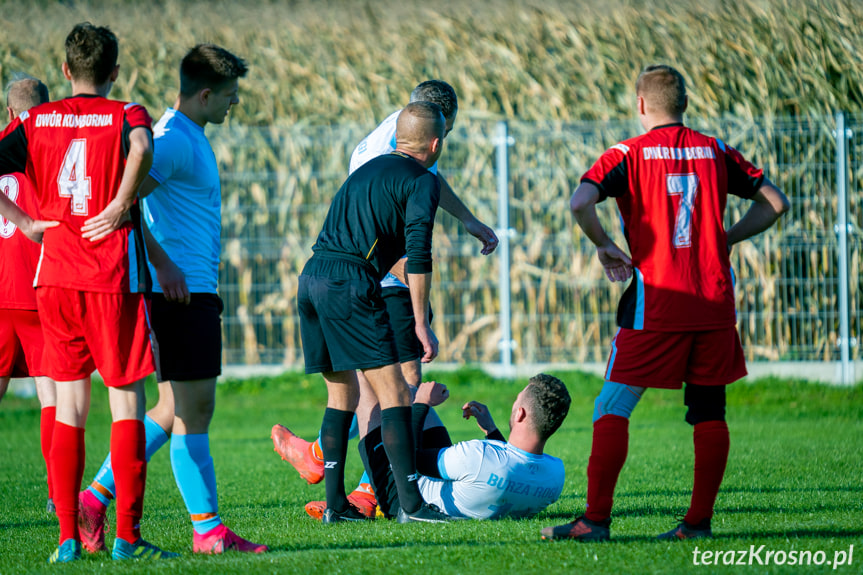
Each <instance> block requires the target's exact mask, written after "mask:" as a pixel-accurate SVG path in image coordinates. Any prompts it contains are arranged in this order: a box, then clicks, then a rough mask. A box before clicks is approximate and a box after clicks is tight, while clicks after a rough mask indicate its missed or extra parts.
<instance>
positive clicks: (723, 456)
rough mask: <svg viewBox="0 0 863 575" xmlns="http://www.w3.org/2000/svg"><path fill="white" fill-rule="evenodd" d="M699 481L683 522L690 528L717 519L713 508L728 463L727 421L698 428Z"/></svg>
mask: <svg viewBox="0 0 863 575" xmlns="http://www.w3.org/2000/svg"><path fill="white" fill-rule="evenodd" d="M692 441H693V443H694V444H695V481H694V484H693V486H692V502H691V503H690V504H689V511H688V512H687V513H686V516H685V517H684V518H683V520H684V521H686V522H687V523H689V524H690V525H696V524H698V523H700V522H701V521H703V520H704V519H710V518H711V517H713V504H714V503H716V494H717V493H719V486H720V484H721V483H722V477H723V476H724V475H725V464H726V463H727V462H728V444H729V440H728V425H727V424H726V423H725V422H724V421H705V422H704V423H698V424H696V425H695V430H694V431H693V433H692Z"/></svg>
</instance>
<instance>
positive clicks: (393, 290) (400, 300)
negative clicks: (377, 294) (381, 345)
mask: <svg viewBox="0 0 863 575" xmlns="http://www.w3.org/2000/svg"><path fill="white" fill-rule="evenodd" d="M381 293H382V294H383V298H384V303H386V306H387V313H389V314H390V323H391V324H392V326H393V332H394V333H395V337H396V349H398V353H399V362H401V363H405V362H408V361H414V360H417V359H420V358H421V357H422V356H423V344H422V343H420V340H419V338H417V332H416V318H415V317H414V308H413V304H412V303H411V290H409V289H406V288H402V287H385V288H383V289H382V290H381ZM432 317H433V314H432V312H431V309H429V321H431V318H432Z"/></svg>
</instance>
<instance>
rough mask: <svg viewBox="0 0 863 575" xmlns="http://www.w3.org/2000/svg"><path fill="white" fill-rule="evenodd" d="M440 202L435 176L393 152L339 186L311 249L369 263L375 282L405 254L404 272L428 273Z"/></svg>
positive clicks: (419, 165)
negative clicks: (433, 229) (375, 276)
mask: <svg viewBox="0 0 863 575" xmlns="http://www.w3.org/2000/svg"><path fill="white" fill-rule="evenodd" d="M439 200H440V183H439V182H438V178H437V176H436V175H435V174H433V173H431V172H429V171H428V170H427V169H426V168H424V167H423V166H422V165H421V164H420V163H419V162H417V161H416V160H414V159H413V158H410V157H407V156H404V155H402V154H400V153H397V152H393V153H392V154H386V155H383V156H378V157H377V158H374V159H372V160H369V161H368V162H367V163H365V164H363V165H362V166H361V167H360V168H359V169H357V170H356V171H355V172H354V173H353V174H351V175H350V176H349V177H348V179H347V180H345V183H344V184H342V187H341V188H340V189H339V191H338V193H337V194H336V197H335V198H333V203H332V204H331V205H330V210H329V212H328V213H327V219H326V220H325V221H324V227H323V229H322V230H321V233H320V235H318V240H317V241H316V242H315V245H314V246H312V250H313V251H314V252H315V253H316V254H321V255H328V256H336V257H338V255H339V254H345V255H349V256H353V257H360V258H362V259H364V260H368V261H369V262H370V263H371V264H372V266H373V267H374V268H375V270H377V279H379V280H380V279H382V278H383V277H384V276H385V275H386V274H387V272H388V271H389V270H390V268H391V267H392V266H393V265H394V264H395V263H396V262H397V261H398V260H399V258H401V257H402V256H403V255H405V254H407V256H408V262H407V273H413V274H422V273H428V272H430V271H431V269H432V254H431V245H432V227H433V226H434V217H435V211H436V210H437V206H438V201H439Z"/></svg>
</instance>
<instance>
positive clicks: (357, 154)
mask: <svg viewBox="0 0 863 575" xmlns="http://www.w3.org/2000/svg"><path fill="white" fill-rule="evenodd" d="M399 114H401V110H398V111H396V112H393V113H392V114H390V115H389V116H387V118H386V119H385V120H384V121H383V122H381V123H380V125H378V127H377V128H375V129H374V130H373V131H372V133H371V134H369V135H368V136H366V137H365V138H364V139H363V141H362V142H360V143H359V145H357V147H356V148H354V151H353V153H352V154H351V163H350V168H349V170H348V174H349V175H350V174H353V173H354V171H356V169H357V168H359V167H360V166H362V165H363V164H365V163H366V162H368V161H369V160H371V159H372V158H377V157H378V156H383V155H384V154H389V153H391V152H392V151H393V150H395V149H396V124H397V123H398V119H399ZM429 171H430V172H431V173H433V174H437V162H435V164H434V165H433V166H432V167H430V168H429ZM381 287H384V288H387V287H400V288H404V289H407V287H408V286H406V285H405V284H404V283H403V282H402V281H401V280H399V279H398V278H397V277H396V276H394V275H393V274H391V273H387V275H385V276H384V279H382V280H381Z"/></svg>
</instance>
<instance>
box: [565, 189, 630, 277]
mask: <svg viewBox="0 0 863 575" xmlns="http://www.w3.org/2000/svg"><path fill="white" fill-rule="evenodd" d="M598 199H599V188H597V187H596V186H595V185H594V184H592V183H590V182H582V183H581V184H579V186H578V187H577V188H576V189H575V192H573V194H572V197H571V198H570V199H569V209H570V210H571V211H572V215H573V216H574V217H575V221H576V223H578V226H579V227H580V228H581V229H582V230H583V231H584V233H585V235H587V237H588V238H589V239H590V241H591V242H593V245H595V246H596V255H597V256H598V257H599V262H600V263H601V264H602V267H603V269H604V270H605V275H606V276H607V277H608V279H610V280H611V281H613V282H622V281H626V280H628V279H629V277H630V276H631V275H632V260H631V259H630V258H629V256H628V255H627V254H626V253H625V252H624V251H623V250H621V249H620V248H619V247H618V246H617V244H615V243H614V241H612V239H611V238H610V237H608V234H607V233H605V229H604V228H603V227H602V224H601V223H600V222H599V218H598V217H597V215H596V202H597V200H598Z"/></svg>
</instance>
